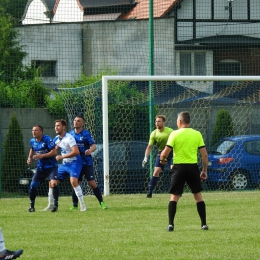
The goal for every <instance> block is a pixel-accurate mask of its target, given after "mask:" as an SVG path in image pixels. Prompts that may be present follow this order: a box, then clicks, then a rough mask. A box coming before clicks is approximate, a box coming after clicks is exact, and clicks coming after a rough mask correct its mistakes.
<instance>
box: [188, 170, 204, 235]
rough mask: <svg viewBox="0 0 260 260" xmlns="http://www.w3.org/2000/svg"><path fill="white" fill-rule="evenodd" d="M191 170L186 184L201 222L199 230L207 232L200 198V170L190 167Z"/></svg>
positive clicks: (202, 202)
mask: <svg viewBox="0 0 260 260" xmlns="http://www.w3.org/2000/svg"><path fill="white" fill-rule="evenodd" d="M190 167H191V169H190V171H189V172H188V173H189V175H188V177H187V178H188V179H187V184H188V186H189V187H190V189H191V192H192V194H193V197H194V200H195V201H196V207H197V211H198V214H199V217H200V221H201V229H203V230H208V226H207V222H206V204H205V202H204V201H203V198H202V193H201V191H202V186H201V179H200V170H199V167H198V166H197V165H190Z"/></svg>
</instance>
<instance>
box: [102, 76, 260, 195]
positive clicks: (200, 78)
mask: <svg viewBox="0 0 260 260" xmlns="http://www.w3.org/2000/svg"><path fill="white" fill-rule="evenodd" d="M111 80H114V81H183V82H184V81H260V76H103V77H102V113H103V162H104V165H103V169H104V196H107V195H109V193H110V192H109V149H108V82H109V81H111Z"/></svg>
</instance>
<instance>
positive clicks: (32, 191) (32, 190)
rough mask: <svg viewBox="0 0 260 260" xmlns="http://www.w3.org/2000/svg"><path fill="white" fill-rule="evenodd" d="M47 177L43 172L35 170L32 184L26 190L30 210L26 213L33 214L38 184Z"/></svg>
mask: <svg viewBox="0 0 260 260" xmlns="http://www.w3.org/2000/svg"><path fill="white" fill-rule="evenodd" d="M47 176H48V175H47V174H46V173H45V172H43V171H40V170H38V169H36V172H35V174H34V175H33V178H32V182H31V183H30V186H29V190H28V192H29V198H30V208H29V209H28V212H35V207H34V204H35V199H36V196H37V189H38V186H39V184H40V183H41V182H42V181H44V180H45V179H46V177H47Z"/></svg>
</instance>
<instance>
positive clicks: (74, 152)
mask: <svg viewBox="0 0 260 260" xmlns="http://www.w3.org/2000/svg"><path fill="white" fill-rule="evenodd" d="M79 154H80V153H79V148H78V146H77V145H74V146H72V147H71V152H70V153H66V154H64V155H57V156H56V160H57V161H59V160H62V159H65V158H72V157H75V156H77V155H79Z"/></svg>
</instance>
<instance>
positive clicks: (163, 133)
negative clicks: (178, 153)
mask: <svg viewBox="0 0 260 260" xmlns="http://www.w3.org/2000/svg"><path fill="white" fill-rule="evenodd" d="M165 122H166V118H165V116H163V115H158V116H156V117H155V126H156V129H155V130H154V131H152V133H151V134H150V139H149V143H148V146H147V148H146V150H145V156H144V160H143V163H142V166H143V168H144V167H145V165H146V164H147V162H148V156H149V155H150V153H151V150H152V148H153V145H154V144H155V143H156V144H157V147H158V154H157V156H156V160H155V165H154V172H153V176H152V178H151V180H150V184H149V187H148V194H147V196H146V197H147V198H152V193H153V190H154V188H155V187H156V185H157V182H158V179H159V174H160V172H161V171H162V170H163V169H164V165H163V164H161V163H160V153H161V151H162V150H163V149H164V147H165V145H166V143H167V140H168V137H169V135H170V134H171V132H172V131H173V129H171V128H170V127H167V126H165ZM168 164H169V165H170V167H172V152H171V153H170V154H169V156H168Z"/></svg>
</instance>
